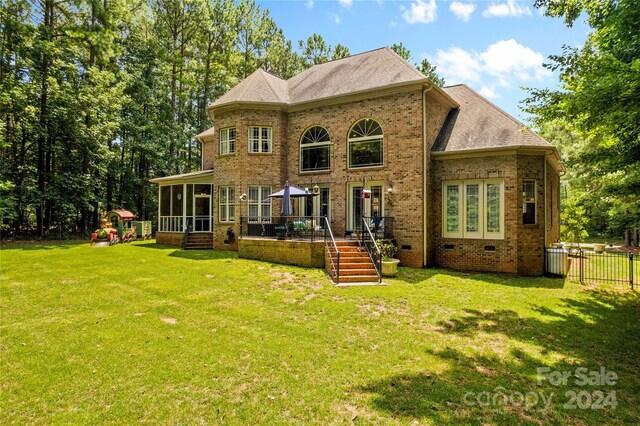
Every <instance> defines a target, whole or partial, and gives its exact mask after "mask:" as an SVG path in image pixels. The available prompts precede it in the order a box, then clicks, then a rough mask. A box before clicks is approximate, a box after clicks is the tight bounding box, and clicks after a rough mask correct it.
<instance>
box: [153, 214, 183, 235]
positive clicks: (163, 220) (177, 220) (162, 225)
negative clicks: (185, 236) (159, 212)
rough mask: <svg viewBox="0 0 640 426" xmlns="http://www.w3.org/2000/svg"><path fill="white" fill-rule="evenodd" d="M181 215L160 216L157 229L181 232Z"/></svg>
mask: <svg viewBox="0 0 640 426" xmlns="http://www.w3.org/2000/svg"><path fill="white" fill-rule="evenodd" d="M183 219H184V218H183V216H160V221H159V223H158V231H160V232H183V231H184V227H183V225H184V220H183Z"/></svg>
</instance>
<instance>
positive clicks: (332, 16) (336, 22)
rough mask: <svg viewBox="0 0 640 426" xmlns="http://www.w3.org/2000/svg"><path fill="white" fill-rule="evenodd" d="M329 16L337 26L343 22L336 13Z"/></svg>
mask: <svg viewBox="0 0 640 426" xmlns="http://www.w3.org/2000/svg"><path fill="white" fill-rule="evenodd" d="M329 16H330V17H331V20H332V21H333V23H334V24H336V25H340V23H341V22H342V18H341V17H340V15H337V14H335V13H330V14H329Z"/></svg>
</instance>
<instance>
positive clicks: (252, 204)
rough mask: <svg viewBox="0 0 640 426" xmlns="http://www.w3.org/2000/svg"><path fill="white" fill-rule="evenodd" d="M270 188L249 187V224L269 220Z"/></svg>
mask: <svg viewBox="0 0 640 426" xmlns="http://www.w3.org/2000/svg"><path fill="white" fill-rule="evenodd" d="M269 194H271V187H270V186H249V203H248V204H249V222H260V223H264V222H267V221H270V220H271V198H267V196H268V195H269Z"/></svg>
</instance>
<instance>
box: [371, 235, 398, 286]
mask: <svg viewBox="0 0 640 426" xmlns="http://www.w3.org/2000/svg"><path fill="white" fill-rule="evenodd" d="M376 244H377V245H378V248H379V249H380V253H382V275H384V276H385V277H395V276H396V274H397V273H398V263H400V261H399V260H398V259H394V258H393V256H394V255H395V254H396V253H397V252H398V248H397V247H396V245H395V244H394V243H393V242H392V241H389V240H378V241H376Z"/></svg>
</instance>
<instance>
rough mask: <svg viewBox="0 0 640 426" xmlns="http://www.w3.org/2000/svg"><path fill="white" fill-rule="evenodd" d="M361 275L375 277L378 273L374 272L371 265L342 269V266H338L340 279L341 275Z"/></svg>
mask: <svg viewBox="0 0 640 426" xmlns="http://www.w3.org/2000/svg"><path fill="white" fill-rule="evenodd" d="M361 275H367V276H375V277H376V278H377V277H378V274H377V273H376V270H375V268H373V267H371V268H364V269H342V268H340V278H341V279H342V277H352V276H361Z"/></svg>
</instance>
